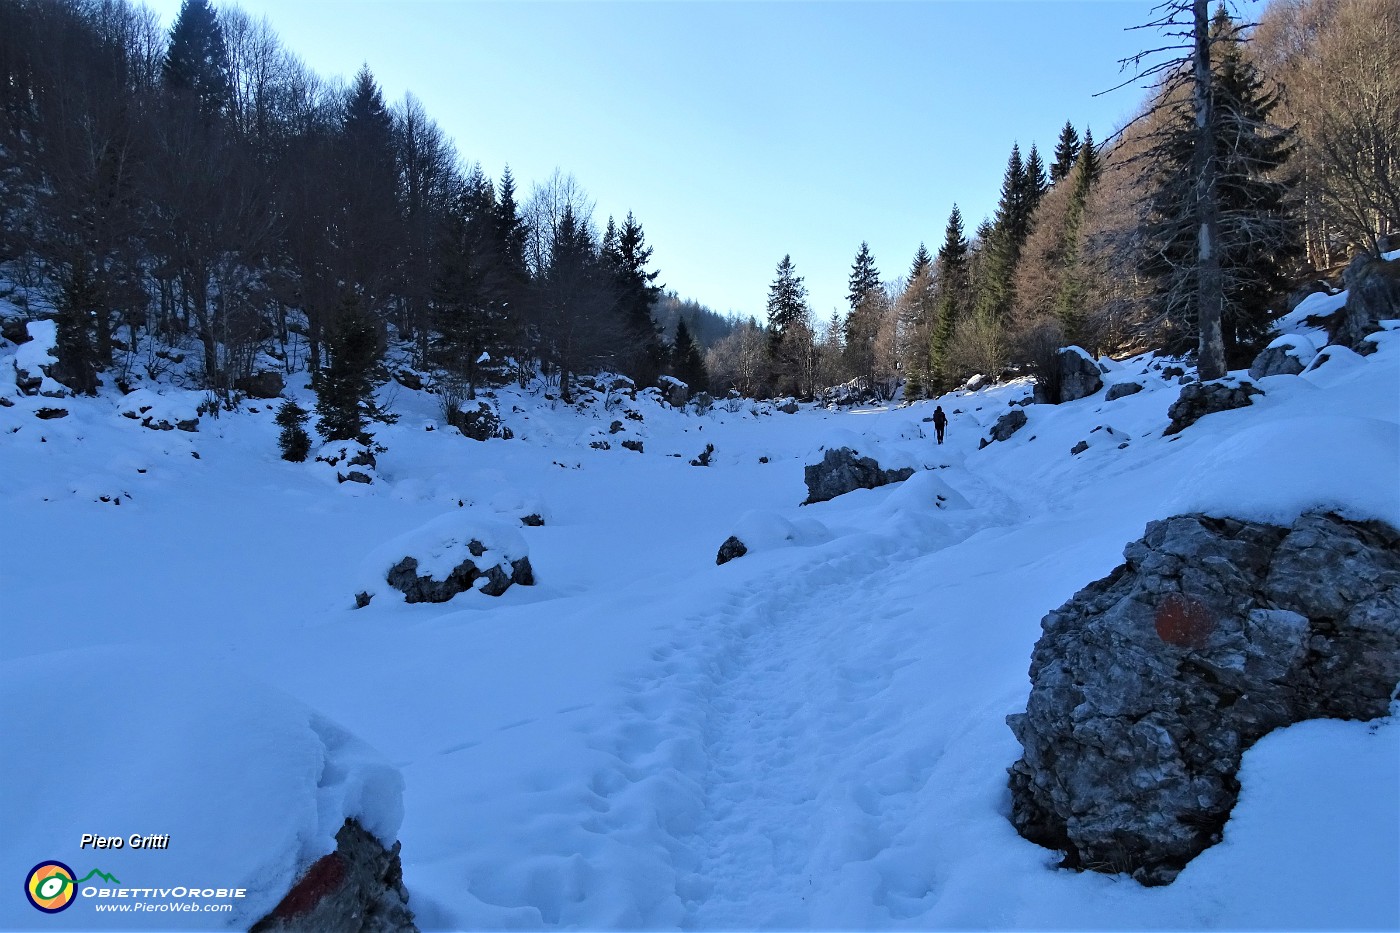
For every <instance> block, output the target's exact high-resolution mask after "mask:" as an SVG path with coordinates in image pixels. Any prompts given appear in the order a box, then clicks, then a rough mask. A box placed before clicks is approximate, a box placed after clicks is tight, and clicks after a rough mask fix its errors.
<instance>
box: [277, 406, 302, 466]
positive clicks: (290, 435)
mask: <svg viewBox="0 0 1400 933" xmlns="http://www.w3.org/2000/svg"><path fill="white" fill-rule="evenodd" d="M306 418H307V414H306V409H304V408H302V407H301V406H300V405H298V404H297V403H296V402H294V401H292V400H291V399H287V400H286V401H285V402H283V403H282V404H281V405H280V406H279V407H278V409H277V416H276V418H275V420H276V422H277V426H278V427H279V428H281V429H282V430H281V432H279V433H278V435H277V446H278V448H279V449H280V450H281V451H282V459H283V460H288V461H291V462H292V463H301V462H302V461H304V460H305V459H306V455H307V454H308V453H310V452H311V435H309V434H307V433H306Z"/></svg>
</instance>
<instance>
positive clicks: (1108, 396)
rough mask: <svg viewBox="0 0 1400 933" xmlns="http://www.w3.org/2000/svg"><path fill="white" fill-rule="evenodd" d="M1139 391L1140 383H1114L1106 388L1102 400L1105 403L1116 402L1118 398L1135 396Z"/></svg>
mask: <svg viewBox="0 0 1400 933" xmlns="http://www.w3.org/2000/svg"><path fill="white" fill-rule="evenodd" d="M1141 391H1142V383H1140V382H1115V383H1114V384H1113V385H1111V386H1109V387H1108V391H1107V392H1105V393H1104V396H1103V400H1104V401H1105V402H1116V401H1118V400H1119V399H1120V398H1127V397H1128V396H1129V395H1137V394H1138V393H1139V392H1141Z"/></svg>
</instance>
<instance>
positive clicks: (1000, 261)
mask: <svg viewBox="0 0 1400 933" xmlns="http://www.w3.org/2000/svg"><path fill="white" fill-rule="evenodd" d="M1031 188H1032V183H1031V180H1030V179H1029V178H1028V177H1027V175H1026V169H1025V165H1024V163H1023V162H1022V161H1021V149H1020V147H1019V146H1016V145H1013V146H1012V147H1011V155H1010V157H1009V158H1008V159H1007V161H1006V174H1005V175H1004V176H1003V177H1002V183H1001V199H1000V201H999V202H998V204H997V212H996V217H995V219H994V220H993V221H992V228H991V233H990V235H989V236H987V237H986V238H985V239H984V240H982V244H981V257H980V260H979V262H978V276H977V279H978V280H977V283H976V297H975V305H976V307H975V309H974V310H975V313H976V315H977V317H978V318H980V319H981V320H983V321H987V322H992V321H998V322H999V321H1003V320H1005V318H1006V316H1007V315H1008V313H1009V312H1010V309H1011V305H1012V302H1013V300H1014V298H1015V290H1014V281H1015V276H1016V265H1017V263H1019V262H1020V259H1021V249H1022V247H1024V246H1025V242H1026V237H1027V235H1028V234H1029V233H1030V215H1029V213H1028V212H1027V205H1028V204H1029V203H1030V201H1031V199H1032V195H1031V194H1030V189H1031Z"/></svg>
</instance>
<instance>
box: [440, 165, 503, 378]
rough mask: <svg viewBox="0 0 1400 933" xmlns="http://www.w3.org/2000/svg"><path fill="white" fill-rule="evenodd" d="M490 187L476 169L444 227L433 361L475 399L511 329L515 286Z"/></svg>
mask: <svg viewBox="0 0 1400 933" xmlns="http://www.w3.org/2000/svg"><path fill="white" fill-rule="evenodd" d="M498 234H499V227H498V224H497V204H496V199H495V191H494V189H493V187H492V185H491V182H490V180H489V179H488V178H486V176H485V174H484V173H483V172H482V171H481V167H480V166H474V167H473V169H472V172H471V174H470V175H468V176H467V178H466V179H465V180H463V182H462V184H461V188H460V190H459V191H458V193H457V195H456V197H455V198H454V200H453V204H452V206H451V208H450V209H449V211H448V215H447V217H446V218H445V220H444V222H443V231H442V241H441V244H440V248H441V255H440V258H439V262H438V270H439V272H438V279H437V282H436V283H435V286H434V289H433V297H434V302H433V315H432V317H433V320H432V332H433V333H432V337H431V340H430V350H429V359H430V361H431V362H432V364H433V367H434V368H435V369H437V370H438V371H439V372H441V373H442V374H443V375H444V377H446V378H447V379H448V380H462V381H463V382H465V390H466V397H467V398H469V399H470V398H475V397H476V386H477V383H478V381H479V378H480V376H479V361H480V360H481V357H482V354H483V353H488V354H489V353H490V351H491V350H492V349H493V348H495V347H496V346H498V345H499V344H500V342H501V341H502V340H503V339H504V338H505V336H506V334H507V332H508V329H509V303H510V297H509V296H510V281H509V271H508V269H507V264H506V257H505V254H504V246H503V244H502V243H501V241H500V238H499V235H498Z"/></svg>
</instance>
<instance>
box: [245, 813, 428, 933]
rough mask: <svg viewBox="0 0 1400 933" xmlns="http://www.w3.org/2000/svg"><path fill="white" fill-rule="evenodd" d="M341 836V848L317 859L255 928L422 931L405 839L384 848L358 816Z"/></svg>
mask: <svg viewBox="0 0 1400 933" xmlns="http://www.w3.org/2000/svg"><path fill="white" fill-rule="evenodd" d="M335 841H336V850H335V851H334V852H332V853H331V854H330V855H327V856H325V857H324V858H322V859H319V860H318V861H316V862H315V863H314V864H312V866H311V867H310V868H308V869H307V870H306V873H305V874H304V875H302V876H301V878H300V879H299V880H298V881H297V883H296V884H295V885H293V887H292V889H291V890H290V891H288V892H287V896H286V897H284V898H282V902H281V903H280V904H278V905H277V906H276V907H275V908H274V909H273V911H272V913H270V914H268V915H267V916H266V917H264V918H262V919H261V920H259V921H258V922H257V923H255V924H253V927H252V933H293V931H297V933H302V931H305V933H317V931H322V930H340V931H344V933H417V931H418V927H417V925H415V924H414V922H413V911H411V910H409V909H408V891H407V890H406V889H405V888H404V886H403V866H402V864H401V863H400V862H399V844H398V843H397V842H396V843H394V847H393V848H392V849H386V848H384V846H382V845H380V843H379V840H378V839H375V838H374V837H373V836H372V835H370V834H369V833H368V832H366V831H365V829H364V828H363V827H362V826H360V824H359V823H358V822H357V821H355V820H353V819H351V820H346V821H345V825H344V826H342V827H341V828H340V831H339V832H337V833H336V834H335Z"/></svg>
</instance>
